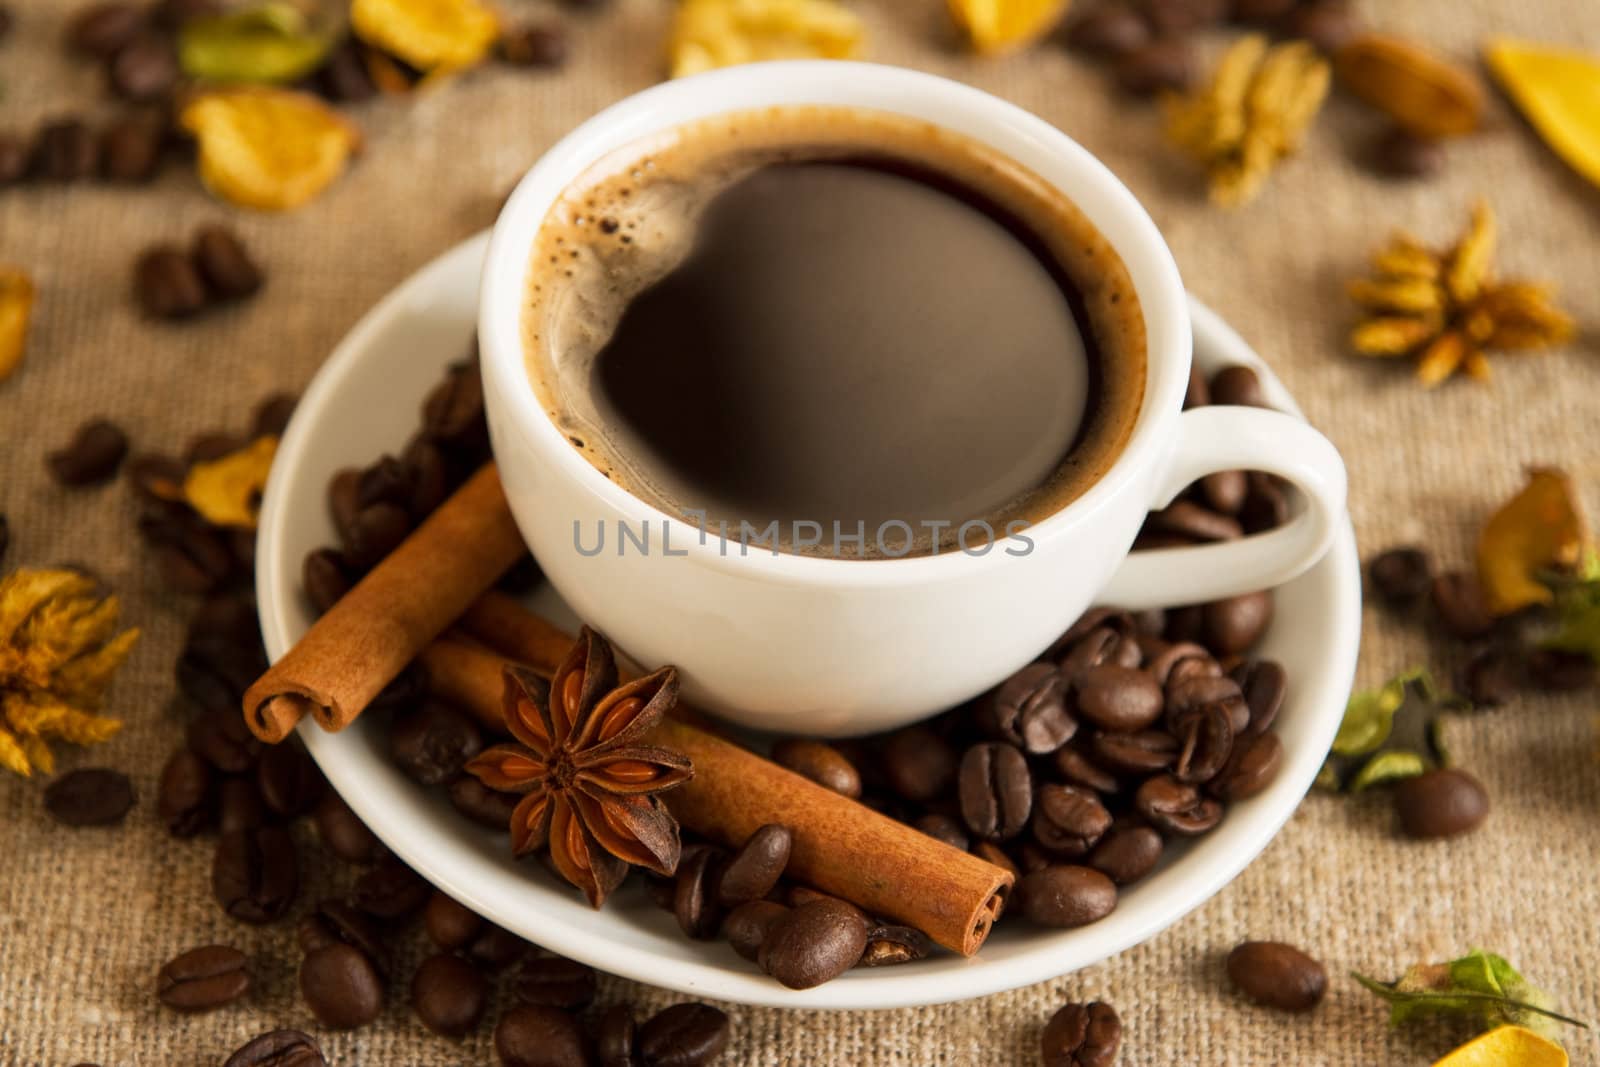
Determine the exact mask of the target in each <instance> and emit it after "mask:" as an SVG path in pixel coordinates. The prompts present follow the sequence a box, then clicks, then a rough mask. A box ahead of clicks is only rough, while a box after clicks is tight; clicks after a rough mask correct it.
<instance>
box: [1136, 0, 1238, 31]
mask: <svg viewBox="0 0 1600 1067" xmlns="http://www.w3.org/2000/svg"><path fill="white" fill-rule="evenodd" d="M1140 9H1141V10H1142V12H1143V13H1144V17H1145V18H1146V19H1147V20H1149V22H1150V25H1151V27H1152V28H1153V29H1154V30H1155V32H1156V33H1157V35H1162V36H1176V35H1179V34H1185V33H1189V32H1190V31H1192V30H1198V29H1203V28H1204V27H1206V26H1209V25H1211V24H1212V23H1214V22H1218V21H1220V20H1221V19H1222V18H1223V17H1225V16H1226V15H1227V14H1228V0H1143V3H1142V4H1141V5H1140Z"/></svg>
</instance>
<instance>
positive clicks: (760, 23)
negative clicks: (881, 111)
mask: <svg viewBox="0 0 1600 1067" xmlns="http://www.w3.org/2000/svg"><path fill="white" fill-rule="evenodd" d="M864 36H865V35H864V32H863V30H862V27H861V20H860V19H858V18H857V17H856V16H855V14H854V13H853V12H851V11H849V10H848V9H846V8H844V7H841V6H840V5H838V4H836V3H833V2H832V0H683V3H681V4H679V5H678V13H677V16H676V17H675V18H674V19H673V23H672V34H671V36H670V38H669V39H668V42H667V54H668V58H669V61H670V63H671V67H672V76H673V77H674V78H681V77H683V76H684V75H687V74H698V73H700V72H701V71H703V70H712V69H714V68H717V67H731V66H734V65H736V64H739V63H754V62H757V61H759V60H763V59H850V58H852V57H853V56H856V55H857V54H859V53H860V51H861V46H862V41H863V39H864Z"/></svg>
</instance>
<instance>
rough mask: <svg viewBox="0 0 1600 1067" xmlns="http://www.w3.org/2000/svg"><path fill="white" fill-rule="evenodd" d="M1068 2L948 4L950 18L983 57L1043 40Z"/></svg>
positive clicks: (965, 0)
mask: <svg viewBox="0 0 1600 1067" xmlns="http://www.w3.org/2000/svg"><path fill="white" fill-rule="evenodd" d="M1069 3H1070V0H949V4H950V15H951V17H952V18H954V19H955V20H956V25H957V26H959V27H961V29H962V31H963V32H964V33H966V35H967V39H968V40H970V41H971V42H972V47H973V48H974V49H975V50H977V51H978V52H979V53H980V54H982V55H997V54H999V53H1001V52H1009V51H1012V50H1013V49H1017V48H1021V47H1022V46H1023V45H1026V44H1031V43H1033V42H1034V41H1036V40H1038V39H1039V38H1040V37H1043V36H1044V35H1045V34H1046V33H1049V32H1050V30H1052V29H1054V28H1055V26H1056V24H1057V23H1059V22H1060V21H1061V16H1062V15H1064V14H1066V11H1067V7H1068V5H1069Z"/></svg>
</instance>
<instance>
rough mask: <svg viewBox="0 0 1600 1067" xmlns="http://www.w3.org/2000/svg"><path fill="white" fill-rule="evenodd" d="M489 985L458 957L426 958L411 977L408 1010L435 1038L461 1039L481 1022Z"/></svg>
mask: <svg viewBox="0 0 1600 1067" xmlns="http://www.w3.org/2000/svg"><path fill="white" fill-rule="evenodd" d="M488 1001H489V983H488V982H487V981H486V980H485V979H484V977H483V975H482V974H480V973H479V972H478V969H477V968H476V967H474V966H473V965H472V964H470V963H468V962H467V961H466V960H464V959H462V958H461V957H459V956H448V955H443V954H440V955H437V956H429V957H428V958H427V959H425V960H423V961H422V962H421V963H420V964H419V965H418V966H417V971H416V973H415V974H414V975H412V976H411V1010H412V1011H414V1012H415V1013H416V1015H417V1018H418V1019H420V1020H421V1021H422V1025H423V1026H426V1027H427V1028H428V1029H429V1030H432V1031H433V1032H434V1033H436V1034H443V1035H444V1036H445V1037H463V1036H465V1035H466V1034H469V1033H471V1032H472V1030H473V1029H474V1028H475V1027H476V1026H477V1025H478V1020H480V1019H482V1018H483V1009H484V1007H485V1006H486V1005H487V1004H488Z"/></svg>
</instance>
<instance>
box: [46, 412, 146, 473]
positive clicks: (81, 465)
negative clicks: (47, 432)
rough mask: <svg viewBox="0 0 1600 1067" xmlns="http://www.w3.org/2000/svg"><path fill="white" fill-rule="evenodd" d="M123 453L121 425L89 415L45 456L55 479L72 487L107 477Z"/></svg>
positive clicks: (125, 439) (124, 436) (125, 446)
mask: <svg viewBox="0 0 1600 1067" xmlns="http://www.w3.org/2000/svg"><path fill="white" fill-rule="evenodd" d="M127 454H128V435H127V434H125V433H123V432H122V428H121V427H119V426H118V425H117V424H116V423H114V422H111V421H110V420H108V419H90V420H89V421H88V422H86V423H84V424H83V425H81V426H79V427H78V429H77V432H75V433H74V434H73V435H72V440H70V441H68V442H67V444H66V446H65V447H63V448H60V449H57V450H56V451H54V452H51V453H50V454H49V456H48V457H46V458H47V459H48V461H49V467H50V473H51V474H52V475H54V476H55V480H56V481H57V482H58V483H60V484H61V485H65V486H71V487H74V488H76V487H79V486H85V485H99V484H101V483H102V482H107V481H110V480H111V479H112V478H114V477H115V476H116V473H117V468H118V467H120V466H121V465H122V460H123V458H124V457H126V456H127Z"/></svg>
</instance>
